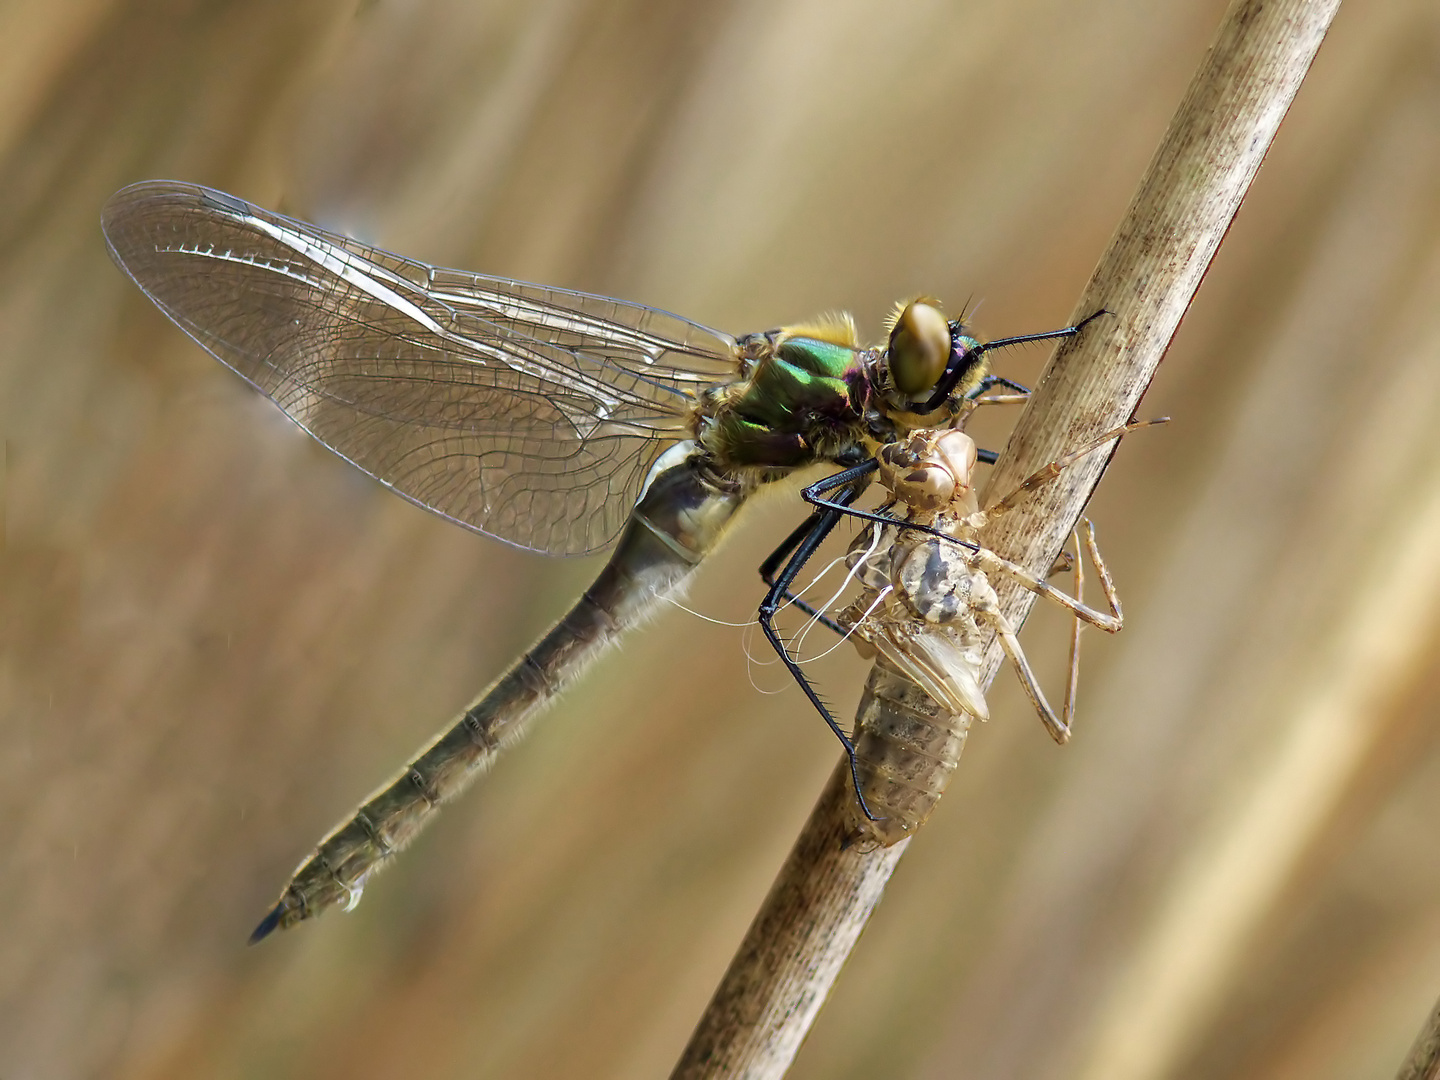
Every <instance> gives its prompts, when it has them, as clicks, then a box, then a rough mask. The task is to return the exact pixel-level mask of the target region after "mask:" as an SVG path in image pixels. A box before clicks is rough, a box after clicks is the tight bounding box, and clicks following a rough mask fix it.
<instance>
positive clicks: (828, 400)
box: [700, 336, 870, 469]
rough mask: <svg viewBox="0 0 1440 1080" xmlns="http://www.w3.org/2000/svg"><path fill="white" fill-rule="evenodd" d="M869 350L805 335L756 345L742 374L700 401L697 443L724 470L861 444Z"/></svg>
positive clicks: (801, 461) (798, 461)
mask: <svg viewBox="0 0 1440 1080" xmlns="http://www.w3.org/2000/svg"><path fill="white" fill-rule="evenodd" d="M869 355H870V354H869V353H866V352H864V351H861V350H858V349H855V348H853V347H850V346H847V345H840V344H836V343H834V342H829V341H821V340H818V339H816V338H808V337H801V336H796V337H782V338H781V339H780V340H779V342H778V343H777V344H775V345H774V346H773V348H762V349H760V350H759V351H758V355H757V356H756V357H755V360H754V364H753V366H752V367H751V369H750V373H749V377H748V378H746V379H744V380H741V381H740V382H738V383H735V384H732V385H730V386H727V387H723V388H719V389H718V390H717V391H716V392H715V394H714V396H713V397H710V398H709V399H707V400H702V404H701V411H702V413H703V414H707V415H708V416H709V418H710V423H709V424H708V425H706V426H705V427H704V428H703V429H702V431H701V435H700V438H701V442H702V443H703V444H704V445H705V447H706V448H707V449H708V450H710V452H711V453H712V454H714V455H715V457H716V458H717V460H718V461H720V462H721V463H722V464H724V465H726V466H758V467H762V468H763V467H771V468H780V469H789V468H795V467H798V466H801V465H808V464H810V463H812V462H815V461H820V460H825V459H831V458H834V457H835V455H837V454H839V453H841V452H842V451H844V450H846V449H849V448H850V447H853V446H855V445H856V444H857V442H858V441H859V439H860V410H861V407H862V405H863V402H864V399H865V396H866V390H867V387H868V369H867V364H866V361H867V358H868V357H869Z"/></svg>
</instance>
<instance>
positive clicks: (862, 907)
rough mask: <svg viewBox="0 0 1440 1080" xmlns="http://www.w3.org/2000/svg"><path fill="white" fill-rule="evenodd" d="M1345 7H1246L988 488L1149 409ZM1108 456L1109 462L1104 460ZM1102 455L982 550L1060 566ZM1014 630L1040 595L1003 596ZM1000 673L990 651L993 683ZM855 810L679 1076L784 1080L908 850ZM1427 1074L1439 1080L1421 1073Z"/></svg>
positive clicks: (800, 858)
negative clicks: (1100, 312)
mask: <svg viewBox="0 0 1440 1080" xmlns="http://www.w3.org/2000/svg"><path fill="white" fill-rule="evenodd" d="M1338 7H1339V0H1236V2H1234V3H1232V4H1231V6H1230V8H1229V10H1228V11H1227V12H1226V14H1225V18H1224V20H1223V22H1222V23H1221V26H1220V29H1219V31H1218V32H1217V34H1216V37H1215V41H1214V42H1213V43H1212V45H1211V47H1210V50H1209V52H1208V53H1207V54H1206V57H1205V60H1204V62H1203V63H1202V64H1201V66H1200V70H1199V71H1198V72H1197V73H1196V75H1195V78H1194V80H1193V81H1192V82H1191V85H1190V88H1189V90H1188V91H1187V93H1186V95H1185V99H1184V101H1183V102H1182V103H1181V105H1180V108H1179V110H1178V111H1177V113H1176V115H1175V118H1174V119H1173V120H1172V121H1171V124H1170V128H1169V130H1168V131H1167V132H1166V133H1165V137H1164V139H1163V140H1162V141H1161V143H1160V147H1159V149H1158V150H1157V152H1156V154H1155V157H1154V159H1153V160H1152V161H1151V163H1150V167H1149V169H1148V170H1147V171H1146V174H1145V177H1144V179H1143V180H1142V181H1141V184H1140V188H1139V190H1138V191H1137V192H1136V194H1135V198H1134V200H1133V201H1132V202H1131V205H1130V208H1129V210H1128V211H1127V212H1126V214H1125V217H1124V218H1123V219H1122V221H1121V222H1120V226H1119V228H1118V229H1117V230H1116V232H1115V235H1114V237H1113V238H1112V240H1111V242H1110V246H1109V248H1108V249H1107V251H1106V252H1105V254H1104V256H1103V257H1102V258H1101V260H1100V263H1099V265H1098V266H1097V267H1096V269H1095V273H1094V275H1093V276H1092V278H1091V280H1090V283H1089V285H1088V286H1087V287H1086V289H1085V293H1084V295H1083V297H1082V298H1081V300H1080V302H1079V304H1077V305H1076V308H1075V312H1074V315H1075V321H1078V320H1079V319H1080V318H1083V317H1084V316H1085V315H1088V314H1090V313H1091V312H1093V311H1095V310H1097V309H1099V308H1102V307H1103V308H1107V309H1108V310H1109V311H1110V312H1112V315H1111V316H1110V317H1107V318H1102V319H1099V320H1097V321H1096V322H1094V323H1092V324H1091V325H1090V327H1089V328H1087V330H1086V331H1085V333H1084V334H1083V335H1082V336H1081V337H1080V338H1079V339H1078V340H1077V339H1072V340H1071V341H1068V342H1066V343H1065V345H1064V346H1062V347H1061V348H1060V349H1059V350H1057V352H1056V353H1055V355H1054V356H1053V357H1052V358H1051V360H1050V363H1049V364H1048V365H1047V366H1046V369H1045V371H1044V373H1043V374H1042V376H1041V379H1040V385H1039V387H1038V389H1037V390H1036V392H1035V393H1034V395H1033V396H1032V399H1031V402H1030V404H1029V405H1028V406H1027V408H1026V410H1025V413H1024V415H1023V416H1022V417H1021V419H1020V422H1019V423H1018V424H1017V426H1016V429H1015V432H1014V434H1013V435H1012V436H1011V438H1010V442H1009V444H1008V445H1007V446H1006V448H1005V452H1004V454H1003V455H1002V456H1001V459H1000V461H999V463H998V464H997V466H996V468H995V470H994V472H993V474H992V476H991V480H990V484H989V491H990V492H992V493H993V492H1006V491H1009V490H1011V489H1012V488H1013V487H1014V486H1015V485H1016V484H1018V483H1019V482H1020V481H1021V480H1022V479H1024V478H1025V477H1026V476H1029V475H1030V474H1031V473H1032V472H1034V471H1035V470H1036V469H1038V468H1040V467H1041V466H1043V465H1044V464H1046V463H1047V462H1049V461H1052V460H1054V459H1055V458H1058V457H1060V456H1061V455H1062V454H1063V453H1064V452H1065V451H1066V449H1068V448H1069V447H1072V446H1075V445H1078V444H1080V443H1082V442H1083V441H1084V440H1085V439H1087V438H1090V437H1093V436H1095V435H1097V434H1099V433H1100V432H1103V431H1105V430H1106V429H1107V428H1111V427H1114V426H1117V425H1119V424H1122V423H1124V422H1125V421H1126V420H1127V419H1128V418H1129V417H1130V416H1131V415H1132V414H1133V412H1134V410H1135V408H1136V406H1137V405H1138V404H1139V401H1140V398H1141V396H1142V395H1143V394H1144V392H1145V388H1146V387H1147V386H1149V384H1150V380H1151V378H1152V377H1153V376H1154V374H1155V370H1156V368H1157V367H1158V366H1159V363H1160V360H1161V358H1162V357H1163V355H1164V353H1165V350H1166V349H1167V348H1168V347H1169V344H1170V340H1171V338H1172V337H1173V336H1174V333H1175V330H1176V329H1177V327H1178V326H1179V324H1180V318H1181V316H1182V315H1183V314H1184V313H1185V309H1186V308H1187V307H1188V306H1189V304H1190V301H1191V299H1192V298H1193V297H1194V295H1195V292H1196V290H1197V289H1198V288H1199V287H1200V282H1201V280H1202V278H1203V277H1204V275H1205V271H1206V270H1207V268H1208V267H1209V265H1210V261H1211V259H1212V258H1213V257H1214V255H1215V251H1216V249H1217V248H1218V247H1219V246H1220V241H1221V240H1222V239H1223V238H1224V236H1225V232H1226V230H1227V229H1228V228H1229V227H1230V222H1231V220H1232V219H1233V218H1234V216H1235V213H1236V211H1237V210H1238V209H1239V207H1240V201H1241V199H1243V198H1244V196H1245V192H1246V190H1247V189H1248V188H1249V186H1250V181H1251V180H1252V179H1253V178H1254V176H1255V172H1256V170H1257V169H1259V167H1260V162H1261V159H1262V158H1263V157H1264V156H1265V152H1266V150H1267V149H1268V148H1269V146H1270V142H1271V140H1272V139H1273V138H1274V136H1275V132H1276V129H1277V128H1278V127H1279V125H1280V121H1281V119H1282V118H1283V117H1284V115H1285V112H1286V110H1287V109H1288V108H1289V107H1290V102H1291V101H1292V100H1293V99H1294V96H1295V93H1296V91H1297V90H1298V89H1299V87H1300V83H1301V81H1302V79H1303V78H1304V77H1305V73H1306V71H1308V70H1309V67H1310V63H1311V61H1312V60H1313V59H1314V57H1315V53H1316V51H1317V50H1318V49H1319V47H1320V43H1321V41H1322V40H1323V39H1324V37H1325V31H1326V30H1327V29H1328V28H1329V25H1330V22H1331V20H1332V19H1333V18H1334V15H1335V12H1336V10H1337V9H1338ZM1112 452H1113V451H1112ZM1109 458H1110V454H1109V453H1106V452H1104V451H1097V452H1096V453H1095V454H1094V455H1092V456H1091V457H1090V458H1089V459H1085V460H1082V461H1079V462H1077V463H1076V464H1075V465H1073V466H1071V467H1070V468H1069V469H1067V470H1066V471H1065V472H1064V473H1063V474H1062V475H1061V477H1060V478H1059V479H1058V480H1056V481H1055V482H1054V483H1051V484H1048V485H1046V486H1045V487H1044V488H1042V489H1040V490H1039V491H1037V492H1036V493H1035V494H1034V495H1033V496H1032V497H1029V498H1026V499H1024V500H1022V501H1021V502H1020V503H1019V504H1018V505H1017V506H1016V507H1015V509H1014V510H1013V511H1011V512H1010V513H1008V514H1005V515H1003V516H1001V517H1000V518H999V519H998V520H997V521H996V522H995V523H994V525H993V526H992V527H991V529H990V530H989V531H988V532H987V533H986V534H985V535H984V537H983V541H984V543H985V544H986V545H987V546H989V547H991V548H992V549H993V550H995V551H996V552H998V553H999V554H1001V555H1002V556H1004V557H1006V558H1008V559H1011V560H1013V561H1015V562H1018V563H1020V564H1021V565H1022V566H1025V567H1027V568H1029V569H1030V570H1031V571H1032V572H1035V573H1042V572H1043V571H1044V570H1045V569H1047V568H1049V567H1050V565H1051V564H1052V563H1053V562H1054V560H1055V558H1056V556H1057V555H1058V554H1059V552H1060V549H1061V547H1062V545H1063V543H1064V540H1065V537H1066V536H1067V535H1068V534H1069V532H1070V530H1071V529H1072V528H1074V526H1075V523H1076V522H1077V520H1078V519H1079V516H1080V513H1081V511H1082V510H1083V508H1084V506H1085V503H1086V501H1087V500H1088V499H1089V497H1090V494H1091V492H1092V491H1093V490H1094V488H1095V485H1096V484H1097V483H1099V480H1100V477H1101V475H1102V474H1103V473H1104V471H1105V467H1106V465H1107V464H1108V463H1109ZM996 585H997V589H998V591H999V593H1000V601H1001V606H1002V608H1003V610H1004V613H1005V616H1006V617H1007V618H1008V619H1009V620H1010V621H1011V622H1012V623H1014V624H1015V625H1019V624H1020V622H1022V621H1023V619H1024V617H1025V615H1026V613H1027V612H1028V611H1029V608H1030V604H1031V602H1032V601H1033V599H1034V597H1033V595H1032V594H1030V593H1028V592H1026V591H1025V590H1023V589H1019V588H1017V587H1013V586H1009V585H1008V584H1007V583H1000V582H997V583H996ZM1000 660H1001V654H1000V650H999V647H998V646H997V645H995V644H994V643H992V645H991V648H990V650H989V653H988V654H987V657H986V667H985V670H984V673H983V674H984V680H985V683H986V685H988V684H989V681H990V680H991V679H992V678H993V677H994V674H995V671H996V670H997V668H998V666H999V664H1000ZM852 797H853V796H852V795H851V793H850V790H849V779H848V774H847V772H846V771H845V770H844V769H837V770H836V771H835V772H834V773H833V774H832V775H831V778H830V782H829V784H828V785H827V786H826V789H825V791H824V793H823V794H822V795H821V797H820V801H819V803H818V804H817V805H816V808H815V810H814V812H813V813H812V814H811V816H810V819H809V820H808V821H807V822H806V824H805V827H804V829H803V831H802V832H801V834H800V837H799V839H798V840H797V842H796V844H795V847H794V849H793V850H792V851H791V853H790V856H789V858H788V859H787V861H786V863H785V866H784V867H783V869H782V870H781V872H780V876H779V878H778V879H777V880H776V882H775V884H774V885H773V886H772V888H771V890H770V894H769V896H767V897H766V899H765V902H764V904H763V906H762V907H761V909H760V912H759V913H758V914H757V915H756V917H755V921H754V922H753V923H752V924H751V926H750V929H749V931H748V932H747V934H746V937H745V941H744V942H743V943H742V945H741V947H740V950H739V951H738V952H737V953H736V955H735V958H734V960H732V961H731V964H730V968H729V970H728V971H726V973H725V976H724V978H723V979H722V981H721V983H720V986H719V988H718V989H717V990H716V991H715V996H714V998H713V999H712V1000H711V1002H710V1004H709V1006H708V1007H707V1009H706V1010H705V1014H704V1015H703V1016H702V1017H701V1019H700V1023H699V1025H698V1026H697V1028H696V1030H695V1033H694V1034H693V1035H692V1036H691V1039H690V1043H689V1045H688V1046H687V1047H686V1048H685V1052H684V1054H683V1055H682V1056H681V1059H680V1062H679V1064H678V1065H677V1066H676V1068H675V1071H674V1073H673V1074H672V1076H674V1077H683V1078H686V1080H695V1078H700V1077H720V1076H725V1077H732V1076H744V1077H752V1078H768V1077H779V1076H782V1075H783V1074H784V1073H785V1071H786V1070H787V1069H788V1068H789V1065H790V1062H791V1061H792V1060H793V1058H794V1056H795V1053H796V1051H798V1049H799V1047H800V1043H801V1041H802V1040H803V1039H804V1037H805V1034H806V1032H807V1031H809V1029H810V1025H811V1023H812V1022H813V1021H814V1018H815V1016H816V1014H817V1013H818V1012H819V1009H820V1006H821V1004H822V1003H823V1002H824V999H825V997H826V995H827V994H828V993H829V991H830V987H831V985H832V984H833V983H834V980H835V977H836V976H837V975H838V973H839V970H840V967H841V966H842V965H843V963H844V961H845V958H846V957H847V956H848V955H849V952H850V949H851V948H852V947H853V946H854V943H855V941H856V940H857V939H858V937H859V935H860V931H861V930H862V929H863V928H864V925H865V922H866V920H867V919H868V918H869V916H870V912H871V911H872V910H873V909H874V907H875V904H876V903H877V902H878V901H879V898H880V895H881V892H882V891H883V889H884V886H885V882H886V881H887V880H888V879H889V876H890V873H891V871H892V870H893V869H894V866H895V864H896V863H897V862H898V861H899V857H900V855H901V854H902V853H903V850H904V848H905V847H906V846H907V845H908V841H905V842H903V843H901V844H897V845H896V846H895V847H893V848H889V849H885V850H880V851H876V852H872V853H861V852H857V851H844V852H842V851H841V850H840V838H841V837H842V836H843V835H844V832H845V826H844V818H843V814H844V809H845V806H846V804H847V802H848V800H849V799H850V798H852ZM1424 1075H1429V1074H1424Z"/></svg>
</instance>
